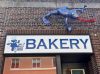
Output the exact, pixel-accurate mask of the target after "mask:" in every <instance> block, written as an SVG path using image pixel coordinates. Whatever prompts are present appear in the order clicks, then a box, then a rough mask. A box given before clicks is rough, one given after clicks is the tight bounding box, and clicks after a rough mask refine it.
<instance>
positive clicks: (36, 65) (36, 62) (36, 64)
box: [32, 58, 40, 68]
mask: <svg viewBox="0 0 100 74" xmlns="http://www.w3.org/2000/svg"><path fill="white" fill-rule="evenodd" d="M32 65H33V68H39V67H40V58H34V59H32Z"/></svg>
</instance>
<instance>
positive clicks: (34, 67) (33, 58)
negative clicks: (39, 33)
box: [32, 58, 41, 68]
mask: <svg viewBox="0 0 100 74" xmlns="http://www.w3.org/2000/svg"><path fill="white" fill-rule="evenodd" d="M33 59H36V67H33V63H34V62H33ZM33 59H32V68H41V58H33ZM37 59H40V67H37Z"/></svg>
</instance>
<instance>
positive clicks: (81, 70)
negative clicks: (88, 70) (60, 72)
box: [71, 69, 85, 74]
mask: <svg viewBox="0 0 100 74" xmlns="http://www.w3.org/2000/svg"><path fill="white" fill-rule="evenodd" d="M73 70H81V71H83V74H85V69H71V74H73V73H72V71H73Z"/></svg>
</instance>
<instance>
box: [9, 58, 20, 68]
mask: <svg viewBox="0 0 100 74" xmlns="http://www.w3.org/2000/svg"><path fill="white" fill-rule="evenodd" d="M13 59H18V60H19V67H18V68H20V59H19V58H12V59H11V65H10V68H11V69H18V68H16V67H14V68H12V62H13Z"/></svg>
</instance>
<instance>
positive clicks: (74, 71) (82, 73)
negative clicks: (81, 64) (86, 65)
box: [71, 69, 85, 74]
mask: <svg viewBox="0 0 100 74" xmlns="http://www.w3.org/2000/svg"><path fill="white" fill-rule="evenodd" d="M71 74H85V71H84V69H71Z"/></svg>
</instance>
